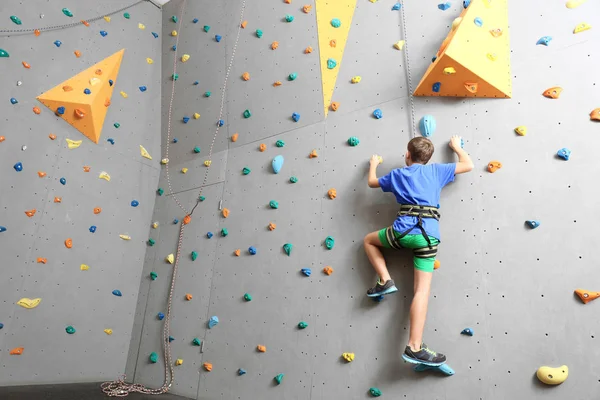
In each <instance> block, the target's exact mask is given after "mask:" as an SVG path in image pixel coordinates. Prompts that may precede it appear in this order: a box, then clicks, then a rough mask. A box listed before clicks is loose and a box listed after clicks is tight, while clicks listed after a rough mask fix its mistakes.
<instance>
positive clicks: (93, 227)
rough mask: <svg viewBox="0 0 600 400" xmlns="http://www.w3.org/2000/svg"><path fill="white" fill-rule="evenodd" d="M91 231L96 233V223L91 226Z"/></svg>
mask: <svg viewBox="0 0 600 400" xmlns="http://www.w3.org/2000/svg"><path fill="white" fill-rule="evenodd" d="M90 232H91V233H96V225H92V226H90Z"/></svg>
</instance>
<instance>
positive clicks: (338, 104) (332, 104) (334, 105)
mask: <svg viewBox="0 0 600 400" xmlns="http://www.w3.org/2000/svg"><path fill="white" fill-rule="evenodd" d="M338 108H340V103H338V102H337V101H334V102H333V103H331V111H337V110H338Z"/></svg>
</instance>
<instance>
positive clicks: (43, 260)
mask: <svg viewBox="0 0 600 400" xmlns="http://www.w3.org/2000/svg"><path fill="white" fill-rule="evenodd" d="M47 262H48V259H47V258H42V257H38V258H37V263H38V264H46V263H47Z"/></svg>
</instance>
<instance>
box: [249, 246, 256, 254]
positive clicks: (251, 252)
mask: <svg viewBox="0 0 600 400" xmlns="http://www.w3.org/2000/svg"><path fill="white" fill-rule="evenodd" d="M248 253H250V254H252V255H255V254H256V247H254V246H250V248H249V249H248Z"/></svg>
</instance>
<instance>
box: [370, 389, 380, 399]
mask: <svg viewBox="0 0 600 400" xmlns="http://www.w3.org/2000/svg"><path fill="white" fill-rule="evenodd" d="M369 393H371V396H373V397H379V396H381V390H379V389H377V388H376V387H372V388H370V389H369Z"/></svg>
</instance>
